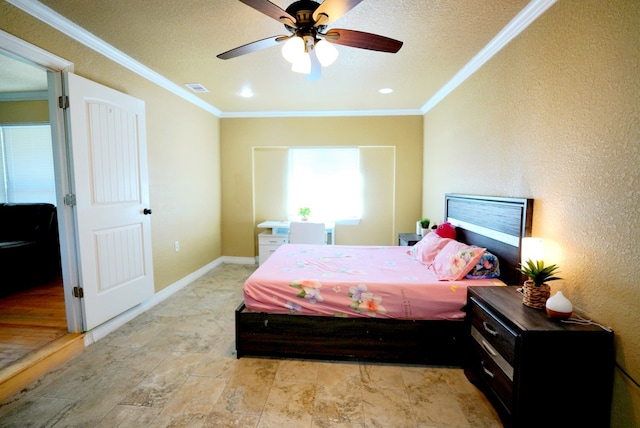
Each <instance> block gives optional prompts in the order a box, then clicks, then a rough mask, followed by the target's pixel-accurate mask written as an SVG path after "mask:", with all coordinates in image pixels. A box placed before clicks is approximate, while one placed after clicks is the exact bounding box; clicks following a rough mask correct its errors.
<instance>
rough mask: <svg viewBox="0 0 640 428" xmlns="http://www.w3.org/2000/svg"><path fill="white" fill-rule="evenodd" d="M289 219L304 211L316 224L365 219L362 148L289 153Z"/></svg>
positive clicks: (297, 150)
mask: <svg viewBox="0 0 640 428" xmlns="http://www.w3.org/2000/svg"><path fill="white" fill-rule="evenodd" d="M288 181H289V194H288V204H289V216H290V218H295V217H297V216H298V212H299V210H300V208H302V207H309V208H310V209H311V218H312V219H313V220H315V221H338V222H339V221H345V220H358V219H360V217H361V215H362V176H361V174H360V153H359V150H358V148H292V149H290V150H289V180H288Z"/></svg>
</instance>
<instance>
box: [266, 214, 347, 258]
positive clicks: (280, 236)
mask: <svg viewBox="0 0 640 428" xmlns="http://www.w3.org/2000/svg"><path fill="white" fill-rule="evenodd" d="M257 227H259V228H261V229H267V230H265V231H264V232H260V233H259V234H258V264H262V263H263V262H264V261H265V260H267V259H268V258H269V256H270V255H271V253H273V252H274V251H275V250H277V249H278V247H279V246H281V245H283V244H287V243H289V222H288V221H277V220H268V221H263V222H262V223H260V224H258V226H257ZM325 231H326V233H327V244H329V245H335V244H336V224H335V223H325Z"/></svg>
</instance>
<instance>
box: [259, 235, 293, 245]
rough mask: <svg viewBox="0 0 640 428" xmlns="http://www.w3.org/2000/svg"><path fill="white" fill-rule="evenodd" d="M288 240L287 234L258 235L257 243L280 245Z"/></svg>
mask: <svg viewBox="0 0 640 428" xmlns="http://www.w3.org/2000/svg"><path fill="white" fill-rule="evenodd" d="M287 242H289V237H288V236H287V235H262V234H259V235H258V244H259V245H282V244H286V243H287Z"/></svg>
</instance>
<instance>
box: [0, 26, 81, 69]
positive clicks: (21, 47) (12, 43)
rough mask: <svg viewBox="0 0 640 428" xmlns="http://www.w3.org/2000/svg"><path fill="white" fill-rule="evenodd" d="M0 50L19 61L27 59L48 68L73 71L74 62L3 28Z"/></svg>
mask: <svg viewBox="0 0 640 428" xmlns="http://www.w3.org/2000/svg"><path fill="white" fill-rule="evenodd" d="M0 52H2V53H3V54H4V55H6V56H8V57H11V58H14V59H17V60H18V61H20V60H24V59H26V60H28V61H30V62H32V63H34V64H37V65H38V66H40V67H44V68H46V69H47V70H51V71H70V72H73V63H71V62H69V61H67V60H66V59H63V58H60V57H59V56H57V55H54V54H52V53H51V52H47V51H45V50H44V49H40V48H39V47H37V46H35V45H32V44H31V43H28V42H25V41H24V40H22V39H19V38H17V37H16V36H14V35H12V34H9V33H7V32H5V31H2V30H0Z"/></svg>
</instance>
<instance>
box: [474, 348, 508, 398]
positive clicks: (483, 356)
mask: <svg viewBox="0 0 640 428" xmlns="http://www.w3.org/2000/svg"><path fill="white" fill-rule="evenodd" d="M471 349H472V352H473V363H472V369H473V370H474V371H475V372H476V373H478V374H479V375H480V376H481V377H482V379H483V380H484V381H485V382H486V383H487V384H488V385H489V387H490V388H491V389H492V390H493V391H494V392H495V394H496V395H497V396H498V398H499V399H500V401H502V404H503V405H504V407H505V409H506V410H508V411H510V410H511V409H513V407H512V406H513V382H512V381H511V380H510V379H509V378H508V377H507V375H506V374H505V373H504V372H503V371H502V370H501V369H500V367H498V364H497V363H496V361H494V359H493V358H492V357H491V356H490V355H489V354H488V353H487V351H486V350H485V349H484V348H483V347H482V345H480V344H479V343H478V342H476V341H475V340H474V341H472V345H471Z"/></svg>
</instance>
